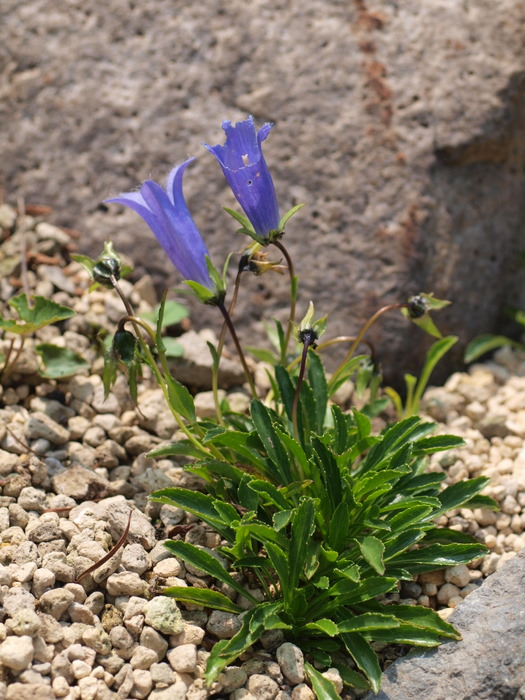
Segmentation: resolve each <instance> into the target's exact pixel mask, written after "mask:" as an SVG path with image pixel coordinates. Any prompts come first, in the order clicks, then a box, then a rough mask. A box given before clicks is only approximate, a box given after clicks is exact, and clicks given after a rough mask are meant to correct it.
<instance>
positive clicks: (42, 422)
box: [27, 411, 70, 445]
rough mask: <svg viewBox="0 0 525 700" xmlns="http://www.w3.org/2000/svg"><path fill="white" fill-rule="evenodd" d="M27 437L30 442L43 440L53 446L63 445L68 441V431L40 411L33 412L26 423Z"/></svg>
mask: <svg viewBox="0 0 525 700" xmlns="http://www.w3.org/2000/svg"><path fill="white" fill-rule="evenodd" d="M27 437H28V438H29V439H30V440H34V439H36V438H44V439H45V440H49V442H50V443H52V444H53V445H63V444H64V443H66V442H68V441H69V438H70V435H69V430H68V429H67V428H64V427H63V426H62V425H60V424H59V423H57V422H56V421H54V420H53V419H52V418H50V417H49V416H48V415H46V414H45V413H42V411H35V412H34V413H32V414H31V415H30V417H29V421H28V423H27Z"/></svg>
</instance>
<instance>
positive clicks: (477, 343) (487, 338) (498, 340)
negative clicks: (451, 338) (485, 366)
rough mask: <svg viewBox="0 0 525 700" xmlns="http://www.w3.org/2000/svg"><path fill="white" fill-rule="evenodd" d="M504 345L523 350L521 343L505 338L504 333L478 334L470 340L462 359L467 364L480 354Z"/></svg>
mask: <svg viewBox="0 0 525 700" xmlns="http://www.w3.org/2000/svg"><path fill="white" fill-rule="evenodd" d="M505 346H509V347H511V348H516V349H518V350H523V345H522V344H521V343H518V342H516V341H515V340H511V338H506V337H505V336H504V335H490V334H487V335H480V336H479V337H477V338H474V340H471V341H470V343H469V344H468V345H467V347H466V349H465V356H464V360H465V362H466V363H467V364H469V363H470V362H474V361H475V360H477V359H478V358H479V357H481V356H482V355H485V354H486V353H488V352H492V350H497V349H498V348H502V347H505Z"/></svg>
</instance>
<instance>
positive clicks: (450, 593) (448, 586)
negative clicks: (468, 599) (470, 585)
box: [437, 583, 460, 605]
mask: <svg viewBox="0 0 525 700" xmlns="http://www.w3.org/2000/svg"><path fill="white" fill-rule="evenodd" d="M459 595H460V590H459V588H458V587H457V586H455V585H454V584H453V583H445V584H444V585H443V586H441V588H440V589H439V590H438V593H437V601H438V603H439V604H440V605H448V601H449V599H450V598H453V597H454V596H459Z"/></svg>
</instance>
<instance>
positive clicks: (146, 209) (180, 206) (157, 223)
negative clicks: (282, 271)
mask: <svg viewBox="0 0 525 700" xmlns="http://www.w3.org/2000/svg"><path fill="white" fill-rule="evenodd" d="M192 160H194V158H190V159H189V160H187V161H185V162H184V163H182V165H179V166H177V167H175V168H173V170H172V171H171V172H170V174H169V175H168V179H167V182H166V189H165V190H164V189H163V188H162V187H161V186H160V185H159V184H157V183H156V182H153V180H146V182H144V184H143V185H142V187H141V188H140V191H139V192H123V193H121V194H119V195H118V197H111V198H110V199H106V200H104V201H105V202H117V203H118V204H123V205H124V206H126V207H129V208H130V209H133V211H135V212H137V214H139V215H140V216H141V217H142V218H143V219H144V221H145V222H146V223H147V225H148V226H149V227H150V229H151V230H152V231H153V233H154V234H155V236H156V238H157V240H158V242H159V243H160V244H161V246H162V247H163V248H164V250H165V251H166V253H167V255H168V258H169V259H170V260H171V262H172V263H173V264H174V265H175V267H176V268H177V270H178V271H179V272H180V273H181V275H182V276H183V277H184V279H185V280H188V281H189V282H190V283H191V282H196V283H197V284H198V285H201V286H202V287H205V288H206V289H207V290H209V291H210V292H211V293H212V294H210V297H209V298H210V299H211V298H212V297H213V296H214V294H215V293H216V292H217V285H216V283H215V282H214V281H213V280H212V277H211V276H210V272H209V270H208V265H207V263H206V256H208V249H207V248H206V244H205V243H204V241H203V239H202V236H201V234H200V233H199V230H198V228H197V226H196V225H195V222H194V221H193V219H192V216H191V214H190V212H189V209H188V207H187V205H186V202H185V200H184V195H183V193H182V176H183V174H184V170H185V169H186V167H187V165H188V164H189V163H191V162H192ZM190 286H191V285H190Z"/></svg>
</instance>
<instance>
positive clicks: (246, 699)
mask: <svg viewBox="0 0 525 700" xmlns="http://www.w3.org/2000/svg"><path fill="white" fill-rule="evenodd" d="M230 700H257V698H256V697H255V695H253V693H250V691H249V690H246V688H239V689H238V690H234V691H233V693H232V694H231V695H230Z"/></svg>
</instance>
